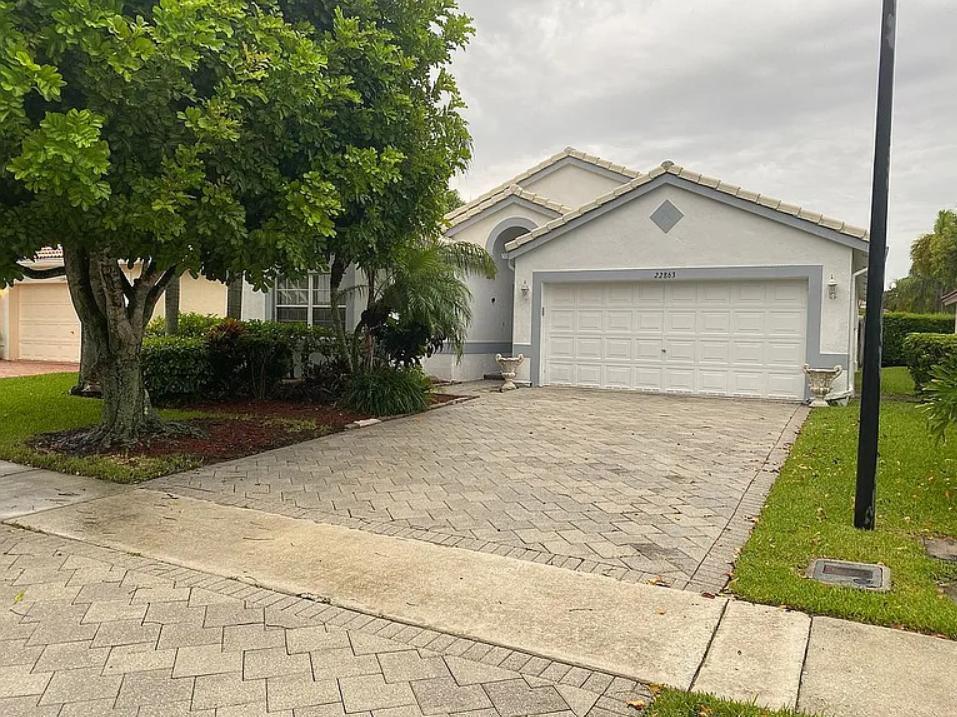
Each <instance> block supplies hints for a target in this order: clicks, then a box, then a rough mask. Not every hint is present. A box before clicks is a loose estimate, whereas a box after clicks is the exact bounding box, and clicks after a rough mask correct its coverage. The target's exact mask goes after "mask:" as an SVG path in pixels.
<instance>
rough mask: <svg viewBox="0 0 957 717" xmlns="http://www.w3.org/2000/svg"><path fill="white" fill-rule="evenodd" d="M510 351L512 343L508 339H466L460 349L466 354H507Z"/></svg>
mask: <svg viewBox="0 0 957 717" xmlns="http://www.w3.org/2000/svg"><path fill="white" fill-rule="evenodd" d="M511 352H512V344H511V343H509V342H508V341H466V342H465V347H464V349H463V351H462V353H464V354H465V355H467V356H474V355H476V354H493V355H494V354H502V355H503V356H508V355H509V354H510V353H511Z"/></svg>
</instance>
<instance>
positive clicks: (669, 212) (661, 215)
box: [651, 199, 685, 234]
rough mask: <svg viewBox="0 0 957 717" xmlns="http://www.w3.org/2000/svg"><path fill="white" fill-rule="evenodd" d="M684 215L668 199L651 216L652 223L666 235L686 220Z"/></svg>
mask: <svg viewBox="0 0 957 717" xmlns="http://www.w3.org/2000/svg"><path fill="white" fill-rule="evenodd" d="M684 216H685V215H684V214H683V213H682V212H681V210H680V209H678V207H676V206H675V205H674V204H672V203H671V202H670V201H668V200H667V199H666V200H665V201H663V202H662V203H661V206H660V207H658V208H657V209H656V210H655V211H654V212H652V214H651V221H653V222H654V223H655V225H656V226H657V227H658V228H659V229H660V230H661V231H663V232H664V233H665V234H667V233H668V232H670V231H671V230H672V229H674V228H675V225H676V224H677V223H678V222H680V221H681V220H682V219H684Z"/></svg>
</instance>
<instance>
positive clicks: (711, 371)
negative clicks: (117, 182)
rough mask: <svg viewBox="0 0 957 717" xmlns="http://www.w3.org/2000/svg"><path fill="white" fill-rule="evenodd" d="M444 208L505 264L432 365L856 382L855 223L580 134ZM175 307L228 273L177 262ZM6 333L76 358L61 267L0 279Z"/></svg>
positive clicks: (731, 381) (863, 259)
mask: <svg viewBox="0 0 957 717" xmlns="http://www.w3.org/2000/svg"><path fill="white" fill-rule="evenodd" d="M446 223H447V224H446V228H445V236H446V237H447V238H448V239H450V240H457V241H468V242H473V243H475V244H478V245H479V246H482V247H485V248H486V249H487V250H488V251H489V252H490V253H491V254H492V255H493V257H494V258H495V261H496V263H497V265H498V268H499V271H498V276H497V278H496V279H495V280H494V281H490V280H487V279H485V278H480V277H475V278H473V279H471V280H470V288H471V291H472V312H473V322H472V325H471V327H470V330H469V335H468V341H467V344H466V347H465V354H464V356H462V357H461V359H459V358H457V357H456V356H454V355H453V354H451V353H440V354H438V355H436V356H433V357H431V358H429V359H427V360H426V361H425V368H426V370H427V371H429V372H430V373H431V374H433V375H435V376H437V377H439V378H443V379H447V380H455V381H467V380H473V379H480V378H482V377H483V376H485V375H488V374H494V373H497V372H498V370H499V369H498V366H497V364H496V361H495V355H496V354H498V353H501V354H519V353H521V354H524V355H525V356H526V357H527V360H526V362H525V363H524V365H523V366H522V367H521V368H520V369H519V375H518V381H520V382H525V383H527V384H530V385H533V386H544V385H563V386H585V387H594V388H605V389H625V390H635V391H649V392H663V393H678V394H693V395H721V396H749V397H756V398H772V399H788V400H803V399H804V398H806V397H807V392H806V381H805V377H804V374H803V370H802V369H803V367H804V365H805V364H809V365H811V366H812V367H814V368H832V367H834V366H838V365H839V366H841V367H842V368H843V369H844V370H845V372H844V375H843V376H842V377H841V378H840V379H839V380H838V381H837V383H836V384H835V394H838V395H839V394H842V393H844V394H847V393H849V392H850V391H852V390H853V380H851V379H852V377H853V375H854V371H855V369H856V366H855V361H856V351H855V347H856V345H857V330H858V321H857V311H858V306H859V300H860V299H861V297H862V294H863V288H864V287H863V284H864V281H863V277H864V271H865V266H866V263H867V251H868V241H867V232H866V231H865V230H864V229H860V228H857V227H852V226H849V225H847V224H845V223H844V222H842V221H840V220H836V219H831V218H828V217H824V216H822V215H820V214H817V213H815V212H812V211H808V210H805V209H802V208H800V207H797V206H794V205H792V204H787V203H785V202H782V201H781V200H778V199H772V198H770V197H767V196H765V195H762V194H758V193H756V192H752V191H748V190H745V189H741V188H740V187H737V186H733V185H730V184H727V183H726V182H724V181H721V180H718V179H713V178H710V177H705V176H702V175H700V174H697V173H695V172H692V171H690V170H688V169H684V168H682V167H679V166H676V165H674V164H673V163H671V162H664V163H663V164H662V165H661V166H659V167H656V168H655V169H653V170H651V171H650V172H647V173H642V172H637V171H635V170H632V169H629V168H627V167H623V166H621V165H617V164H614V163H612V162H608V161H605V160H603V159H600V158H598V157H594V156H591V155H588V154H585V153H583V152H579V151H577V150H575V149H572V148H567V149H565V150H563V151H562V152H559V153H558V154H556V155H555V156H553V157H550V158H548V159H547V160H545V161H544V162H542V163H540V164H538V165H536V166H535V167H532V168H531V169H529V170H527V171H525V172H522V173H521V174H519V175H518V176H516V177H512V178H511V179H509V180H508V181H506V182H505V183H503V184H501V185H499V186H498V187H496V188H494V189H492V190H491V191H489V192H486V193H485V194H483V195H481V196H480V197H477V198H476V199H475V200H473V201H471V202H469V203H468V204H466V205H464V206H462V207H460V208H459V209H457V210H456V211H454V212H452V213H451V214H449V215H448V216H447V217H446ZM59 260H60V259H59V256H58V255H57V253H56V251H55V250H53V252H52V253H51V254H49V255H43V256H41V257H39V264H40V265H48V264H49V263H50V262H57V261H59ZM355 281H356V277H355V272H354V271H350V274H349V276H347V278H346V281H345V283H346V285H351V284H352V283H353V282H355ZM363 301H364V299H363V298H361V297H360V298H356V299H354V301H353V303H349V304H346V305H343V306H338V307H333V306H331V305H330V300H329V291H328V277H327V276H325V275H323V274H319V273H317V274H313V275H311V276H309V277H307V278H304V279H301V280H288V279H280V280H279V281H278V282H277V285H276V287H275V288H274V289H273V290H271V291H270V292H268V293H266V294H263V293H259V292H255V291H253V290H252V287H250V286H248V285H246V286H244V287H243V292H242V307H241V316H242V318H244V319H274V320H278V321H305V322H309V323H312V324H319V325H328V324H330V323H331V317H332V314H333V312H336V311H338V312H340V313H341V314H342V315H343V316H344V317H345V319H346V322H347V323H348V324H351V325H354V324H355V322H356V321H358V318H359V315H360V313H361V306H360V303H361V302H363ZM161 307H162V304H160V306H159V307H158V309H160V310H161ZM181 308H182V310H183V311H198V312H200V313H208V314H225V312H226V308H227V289H226V287H225V285H223V284H219V283H217V282H208V281H206V280H205V279H191V278H189V277H187V278H185V279H184V285H183V287H182V291H181ZM0 345H2V357H4V358H36V359H47V360H77V359H78V357H79V324H78V321H77V319H76V315H75V313H74V312H73V308H72V305H71V303H70V299H69V294H68V291H67V289H66V284H65V282H63V281H62V280H61V281H59V282H55V281H54V282H22V283H20V284H17V285H16V286H14V287H13V289H12V290H7V291H6V292H3V293H0Z"/></svg>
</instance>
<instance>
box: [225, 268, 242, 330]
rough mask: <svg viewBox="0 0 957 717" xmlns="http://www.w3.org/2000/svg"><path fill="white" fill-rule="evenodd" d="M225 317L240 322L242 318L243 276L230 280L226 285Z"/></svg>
mask: <svg viewBox="0 0 957 717" xmlns="http://www.w3.org/2000/svg"><path fill="white" fill-rule="evenodd" d="M226 316H227V317H228V318H230V319H236V320H237V321H240V320H241V319H242V318H243V276H242V274H240V275H239V276H237V277H235V278H233V279H230V281H229V284H227V285H226Z"/></svg>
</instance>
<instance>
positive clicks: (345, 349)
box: [329, 257, 355, 371]
mask: <svg viewBox="0 0 957 717" xmlns="http://www.w3.org/2000/svg"><path fill="white" fill-rule="evenodd" d="M345 274H346V264H345V262H344V261H342V260H341V259H339V258H338V257H336V258H335V259H333V261H332V265H331V266H330V268H329V303H330V304H332V306H333V312H332V330H333V333H334V334H335V339H336V349H337V351H338V353H339V359H340V360H341V361H342V362H343V363H344V364H345V365H347V366H348V367H349V369H350V371H353V370H355V366H354V365H353V363H352V355H351V352H350V351H349V346H348V342H347V340H346V327H345V326H344V325H343V323H342V317H341V316H340V315H339V312H338V310H336V309H337V307H338V306H339V289H340V288H341V287H342V278H343V277H344V276H345Z"/></svg>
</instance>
